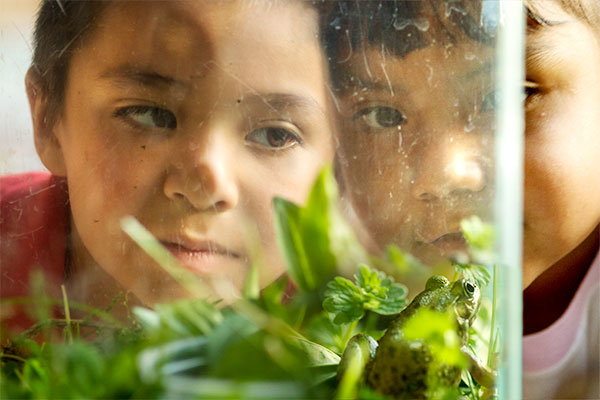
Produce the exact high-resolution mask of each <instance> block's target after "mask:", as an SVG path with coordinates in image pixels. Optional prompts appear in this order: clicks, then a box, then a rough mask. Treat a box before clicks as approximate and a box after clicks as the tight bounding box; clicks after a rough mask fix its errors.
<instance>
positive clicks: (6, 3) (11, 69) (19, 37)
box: [0, 0, 44, 175]
mask: <svg viewBox="0 0 600 400" xmlns="http://www.w3.org/2000/svg"><path fill="white" fill-rule="evenodd" d="M38 3H39V1H38V0H2V1H0V174H2V175H4V174H7V173H13V172H23V171H30V170H36V169H43V168H44V167H43V166H42V164H41V163H40V161H39V160H38V158H37V155H36V153H35V148H34V145H33V136H32V133H31V119H30V114H29V105H28V103H27V97H26V95H25V85H24V83H23V81H24V77H25V72H26V71H27V68H28V67H29V63H30V61H31V37H32V28H33V25H34V19H35V12H36V10H37V7H38Z"/></svg>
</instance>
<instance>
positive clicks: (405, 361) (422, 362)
mask: <svg viewBox="0 0 600 400" xmlns="http://www.w3.org/2000/svg"><path fill="white" fill-rule="evenodd" d="M480 300H481V299H480V291H479V288H478V287H477V285H476V284H475V283H474V282H471V281H469V280H465V279H459V280H457V281H455V282H452V283H451V282H449V281H448V279H446V278H445V277H443V276H439V275H436V276H432V277H431V278H429V279H428V281H427V283H426V285H425V290H424V291H423V292H421V293H419V294H418V295H417V296H416V297H415V298H414V299H413V301H412V302H411V303H410V304H409V305H408V306H407V307H406V308H405V309H404V310H403V311H402V312H401V313H400V314H398V316H397V317H396V318H395V319H394V320H393V321H392V322H391V324H390V326H389V327H388V329H387V331H386V333H385V334H384V335H383V337H382V338H381V339H380V340H379V343H378V342H376V341H375V340H374V339H373V338H371V337H369V336H367V335H364V334H359V335H356V336H354V337H353V338H352V339H350V341H349V342H348V345H347V346H346V349H345V351H344V354H343V355H342V359H341V361H340V365H339V369H338V371H339V376H342V374H343V373H344V371H345V370H346V369H347V368H348V365H349V363H350V362H354V363H356V362H358V363H359V364H360V368H361V369H363V370H364V371H363V373H362V378H363V380H364V383H366V384H367V385H368V386H370V387H372V388H373V389H375V390H376V391H378V392H380V393H382V394H385V395H387V396H390V397H394V398H397V399H424V398H426V393H427V382H426V381H427V371H428V367H429V366H430V363H431V361H432V355H431V351H430V349H429V346H428V345H427V344H426V343H424V342H420V341H409V340H407V339H406V338H405V337H404V333H403V328H404V325H405V324H406V322H407V321H408V320H409V319H410V318H412V317H413V316H414V315H415V313H416V312H417V311H418V310H419V309H422V308H428V309H431V310H435V311H440V312H444V311H447V310H448V309H450V307H452V309H453V315H454V316H455V318H456V322H457V324H456V326H457V328H456V329H457V334H458V337H459V339H460V341H461V346H462V347H461V351H462V352H463V353H464V354H465V355H466V356H467V360H468V362H469V364H470V370H471V373H472V374H473V376H474V377H475V379H476V380H477V381H478V382H479V383H480V384H481V385H483V386H487V387H491V386H492V385H493V383H494V380H495V376H494V373H493V372H492V371H491V370H490V369H489V368H487V367H485V366H483V365H482V364H481V363H480V362H479V361H478V359H477V357H476V356H475V355H474V354H473V353H472V352H470V351H469V350H468V348H467V346H466V344H467V339H468V330H469V327H470V326H471V325H472V323H473V321H474V320H475V318H476V316H477V312H478V310H479V306H480ZM350 360H353V361H350ZM435 373H436V375H437V376H438V378H439V380H438V381H439V382H440V383H441V384H443V385H447V386H450V385H457V384H458V383H459V382H460V375H461V370H460V369H459V368H457V367H454V366H450V365H442V366H441V367H440V368H439V369H438V370H436V371H435Z"/></svg>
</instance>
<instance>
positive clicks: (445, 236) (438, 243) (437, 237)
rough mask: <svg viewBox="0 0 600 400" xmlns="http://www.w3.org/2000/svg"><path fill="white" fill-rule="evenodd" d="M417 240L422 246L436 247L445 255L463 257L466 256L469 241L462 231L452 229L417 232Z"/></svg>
mask: <svg viewBox="0 0 600 400" xmlns="http://www.w3.org/2000/svg"><path fill="white" fill-rule="evenodd" d="M416 237H417V242H418V243H420V244H421V246H426V247H435V248H436V249H437V251H439V254H440V255H441V256H443V257H453V258H454V257H455V256H457V255H461V258H464V257H465V256H466V252H467V241H466V240H465V238H464V236H463V234H462V232H460V231H459V230H457V231H450V232H446V233H434V232H432V233H428V234H423V233H421V232H416Z"/></svg>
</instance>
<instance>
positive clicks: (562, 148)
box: [524, 124, 600, 247]
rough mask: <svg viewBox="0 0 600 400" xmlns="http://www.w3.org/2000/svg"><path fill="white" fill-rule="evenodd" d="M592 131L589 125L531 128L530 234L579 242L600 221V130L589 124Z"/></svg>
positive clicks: (528, 175)
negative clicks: (599, 139)
mask: <svg viewBox="0 0 600 400" xmlns="http://www.w3.org/2000/svg"><path fill="white" fill-rule="evenodd" d="M544 128H546V129H544ZM561 128H562V129H561ZM587 131H588V134H586V127H585V126H570V127H565V126H562V127H561V125H560V124H554V126H551V125H548V124H543V125H541V126H539V128H538V129H537V130H536V131H532V130H530V131H528V137H527V139H526V159H525V204H524V206H525V210H524V213H525V235H526V240H528V239H529V240H531V239H532V238H533V235H537V236H536V237H538V239H540V240H551V241H554V242H556V243H557V245H558V244H560V243H564V244H565V245H566V246H573V245H575V244H576V243H574V242H577V241H578V240H582V239H583V238H584V237H585V235H586V234H589V229H592V228H593V227H594V226H596V225H597V224H598V222H600V179H598V171H599V170H600V156H598V154H600V145H599V142H598V140H597V139H594V137H595V136H594V135H597V136H598V137H600V135H599V132H595V133H593V132H589V127H587ZM542 134H544V135H542ZM528 235H529V238H528ZM557 247H558V246H557Z"/></svg>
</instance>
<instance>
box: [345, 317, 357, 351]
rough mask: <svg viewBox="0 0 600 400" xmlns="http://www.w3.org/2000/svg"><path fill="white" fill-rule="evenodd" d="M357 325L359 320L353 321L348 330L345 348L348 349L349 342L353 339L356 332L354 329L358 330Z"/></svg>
mask: <svg viewBox="0 0 600 400" xmlns="http://www.w3.org/2000/svg"><path fill="white" fill-rule="evenodd" d="M357 323H358V320H355V321H352V322H351V323H350V326H349V327H348V330H346V334H345V335H344V348H345V347H346V345H347V344H348V341H349V340H350V338H351V337H352V333H353V332H354V329H355V328H356V324H357Z"/></svg>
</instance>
